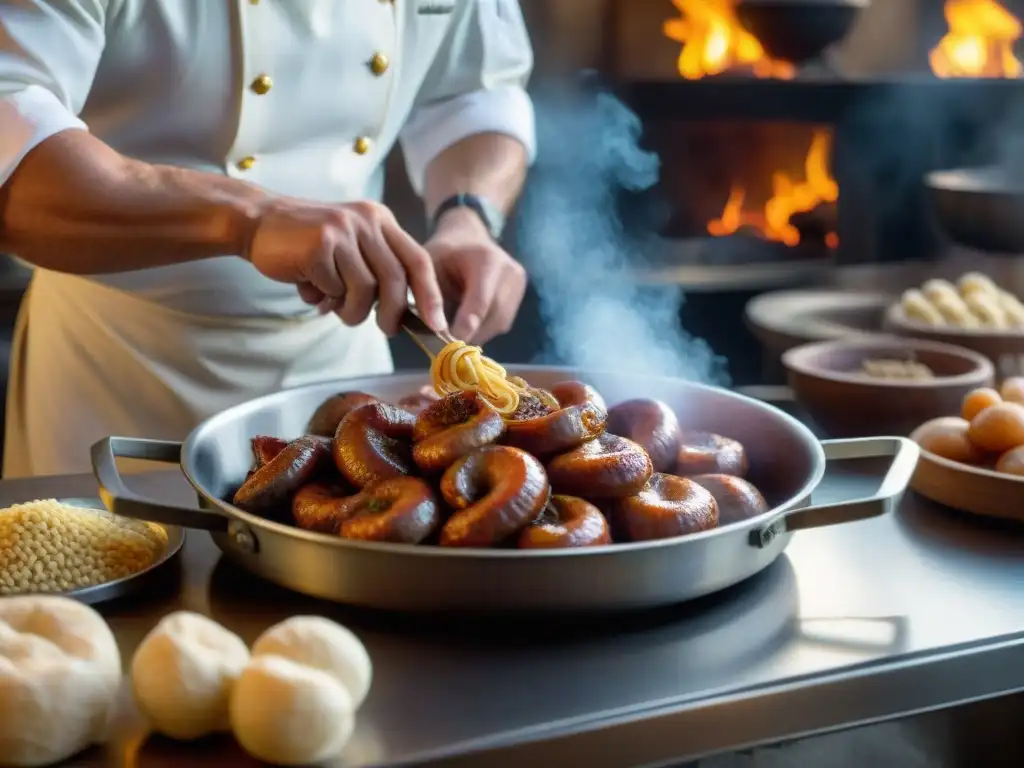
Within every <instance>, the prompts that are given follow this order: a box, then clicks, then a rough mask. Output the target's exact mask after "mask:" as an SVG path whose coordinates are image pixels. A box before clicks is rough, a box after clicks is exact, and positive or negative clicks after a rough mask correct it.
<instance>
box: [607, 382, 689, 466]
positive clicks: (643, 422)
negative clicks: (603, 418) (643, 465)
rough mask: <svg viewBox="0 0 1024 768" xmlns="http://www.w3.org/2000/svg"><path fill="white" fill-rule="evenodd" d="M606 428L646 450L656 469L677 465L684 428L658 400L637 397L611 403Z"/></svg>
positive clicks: (673, 414)
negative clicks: (681, 427) (612, 404)
mask: <svg viewBox="0 0 1024 768" xmlns="http://www.w3.org/2000/svg"><path fill="white" fill-rule="evenodd" d="M607 429H608V431H609V432H611V433H612V434H613V435H622V437H628V438H629V439H630V440H632V441H633V442H634V443H636V444H637V445H639V446H640V447H641V448H643V449H644V450H645V451H647V455H648V456H650V457H651V463H652V464H653V465H654V471H655V472H671V471H672V470H674V469H675V468H676V462H677V461H678V458H679V446H680V445H681V444H682V440H683V431H682V429H680V427H679V419H677V418H676V415H675V413H674V412H673V411H672V409H671V408H669V407H668V406H667V405H665V403H663V402H661V401H660V400H649V399H647V398H638V399H636V400H627V401H625V402H624V403H619V404H618V405H616V406H613V407H612V409H611V410H610V411H608V427H607Z"/></svg>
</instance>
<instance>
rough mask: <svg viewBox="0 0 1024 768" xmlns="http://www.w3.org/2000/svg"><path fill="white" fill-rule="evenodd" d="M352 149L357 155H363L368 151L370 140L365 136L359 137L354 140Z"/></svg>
mask: <svg viewBox="0 0 1024 768" xmlns="http://www.w3.org/2000/svg"><path fill="white" fill-rule="evenodd" d="M352 148H353V149H354V150H355V151H356V154H357V155H365V154H366V153H367V152H369V151H370V140H369V139H368V138H366V137H365V136H360V137H359V138H358V139H356V141H355V144H354V145H353V147H352Z"/></svg>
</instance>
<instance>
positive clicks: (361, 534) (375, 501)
mask: <svg viewBox="0 0 1024 768" xmlns="http://www.w3.org/2000/svg"><path fill="white" fill-rule="evenodd" d="M347 501H348V513H349V514H348V516H347V518H346V519H345V520H344V521H343V522H342V523H341V531H340V533H341V536H342V538H345V539H361V540H363V541H387V542H391V543H394V544H419V543H420V542H422V541H423V540H424V539H426V538H427V537H428V536H430V534H432V533H433V532H434V531H435V530H436V529H437V527H438V526H439V525H440V524H441V519H442V517H441V505H440V504H438V502H437V499H436V498H435V497H434V492H433V491H432V490H431V488H430V486H429V485H427V484H426V483H425V482H423V481H422V480H420V479H419V478H418V477H396V478H394V479H393V480H385V481H384V482H383V483H379V484H377V485H374V486H371V487H370V488H367V489H365V490H363V491H361V492H359V493H358V494H356V495H355V496H352V497H351V498H349V499H348V500H347Z"/></svg>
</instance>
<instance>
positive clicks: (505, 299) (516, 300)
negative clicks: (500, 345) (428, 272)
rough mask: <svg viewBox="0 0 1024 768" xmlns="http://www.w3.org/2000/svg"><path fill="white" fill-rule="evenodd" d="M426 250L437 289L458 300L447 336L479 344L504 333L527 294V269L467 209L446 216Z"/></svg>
mask: <svg viewBox="0 0 1024 768" xmlns="http://www.w3.org/2000/svg"><path fill="white" fill-rule="evenodd" d="M426 249H427V251H428V252H429V253H430V256H431V258H432V259H433V260H434V268H435V269H436V270H437V277H438V279H439V280H440V282H441V288H442V289H443V290H444V292H445V294H446V295H447V296H448V297H449V298H451V299H456V300H457V301H458V307H459V308H458V311H457V312H456V314H455V319H454V321H453V322H452V327H451V332H452V335H453V336H454V337H455V338H457V339H461V340H463V341H465V342H467V343H473V344H483V343H484V342H486V341H489V340H490V339H493V338H494V337H495V336H500V335H501V334H503V333H508V331H509V330H510V329H511V328H512V323H513V321H514V320H515V319H516V313H517V312H518V311H519V305H520V304H522V303H523V296H524V295H525V293H526V270H524V269H523V267H522V265H520V264H519V262H518V261H516V260H515V259H513V258H512V257H511V256H509V255H508V254H507V253H506V252H505V251H504V250H503V249H502V247H501V246H500V245H498V244H497V243H495V242H494V240H493V239H492V238H491V235H490V233H489V232H488V231H487V228H486V227H485V226H484V224H483V222H482V221H480V218H479V217H478V216H477V215H476V214H475V213H474V212H473V211H470V210H468V209H461V208H456V209H454V210H451V211H449V212H448V213H446V214H445V215H444V216H443V217H442V218H441V220H440V222H438V228H437V231H436V232H435V233H434V235H433V236H432V237H431V238H430V239H429V240H428V241H427V243H426Z"/></svg>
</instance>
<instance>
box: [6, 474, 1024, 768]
mask: <svg viewBox="0 0 1024 768" xmlns="http://www.w3.org/2000/svg"><path fill="white" fill-rule="evenodd" d="M877 469H878V467H877V466H870V467H868V466H858V467H855V468H849V467H844V468H842V469H840V468H838V467H837V468H833V469H831V470H830V473H829V475H828V477H827V479H826V482H825V484H824V485H823V486H822V488H821V490H820V491H819V492H818V493H816V494H815V500H818V501H825V500H828V499H830V498H837V497H852V496H853V495H861V494H864V493H865V492H869V491H870V490H873V487H872V486H877V483H878V475H877V474H876V470H877ZM133 485H134V486H136V487H137V488H139V489H140V490H143V491H146V492H148V493H150V494H153V495H157V496H159V497H162V498H163V499H165V500H167V501H177V502H178V503H181V502H183V501H187V500H191V498H192V497H191V495H190V493H189V492H188V488H187V485H186V484H185V482H184V480H182V479H181V477H180V476H179V475H178V474H177V473H176V472H159V473H153V474H150V475H143V476H138V477H136V478H134V479H133ZM95 492H96V486H95V483H94V481H93V479H92V478H91V477H89V476H74V477H56V478H40V479H33V480H20V481H9V482H4V483H0V501H2V502H3V503H5V504H7V503H10V502H13V501H22V500H27V499H30V498H39V497H54V496H58V497H59V496H82V495H94V494H95ZM177 575H178V574H177V573H174V574H173V576H174V577H175V578H174V581H173V583H172V584H170V585H169V586H168V587H167V589H166V591H162V590H157V591H156V592H154V593H153V594H152V595H150V596H148V597H147V598H146V599H145V600H142V599H140V598H136V599H135V600H134V602H129V603H122V604H118V605H110V606H107V607H105V608H103V611H104V613H105V614H106V615H107V618H108V620H109V621H110V623H111V625H112V627H113V628H114V630H115V632H116V634H117V636H118V640H119V642H120V644H121V648H122V652H123V654H124V655H125V660H126V662H127V660H128V659H129V658H130V654H131V653H132V652H133V650H134V648H135V646H136V645H137V643H138V642H139V640H140V639H141V637H142V636H143V635H144V634H145V632H147V631H148V630H149V629H150V628H151V627H152V626H153V625H154V624H155V623H156V621H157V620H158V618H159V617H160V616H161V615H163V614H165V613H166V612H168V611H170V610H173V609H175V608H188V609H191V610H196V611H200V612H203V613H207V614H209V615H211V616H213V617H214V618H215V619H217V620H219V621H221V622H223V623H225V624H226V625H227V626H228V627H230V628H231V629H233V630H235V631H236V632H238V633H239V634H240V635H242V636H243V637H244V638H245V639H246V640H247V641H251V640H253V639H254V638H255V636H256V635H257V634H258V633H259V632H260V631H262V630H263V629H264V628H266V627H267V626H269V625H270V624H271V623H272V622H274V621H276V620H279V619H280V618H283V617H285V616H288V615H293V614H296V613H309V612H312V613H321V614H324V615H328V616H332V617H335V618H337V619H338V620H340V621H342V622H344V623H345V624H347V625H348V626H350V627H351V628H352V629H353V630H355V631H356V632H357V633H358V634H359V635H360V636H361V637H362V638H363V640H364V641H365V642H366V644H367V646H368V648H369V650H370V653H371V655H372V657H373V660H374V665H375V680H374V684H373V689H372V691H371V693H370V697H369V699H368V700H367V702H366V705H365V707H364V709H363V710H361V712H360V715H359V719H358V727H357V733H356V736H355V738H354V740H353V742H352V743H351V744H350V748H349V750H348V751H347V753H346V755H345V758H344V760H343V761H342V762H341V763H339V764H340V765H351V766H357V765H358V766H366V765H375V766H385V765H386V766H401V765H411V764H422V763H424V762H427V761H429V762H431V764H439V765H473V766H521V765H528V764H532V765H541V764H550V765H574V764H580V765H583V764H585V765H588V766H592V767H599V766H631V765H642V764H651V763H660V762H663V761H669V760H679V761H682V760H686V759H693V758H696V757H699V756H702V755H706V754H710V753H715V752H721V751H731V750H736V749H740V748H743V747H745V746H748V745H753V744H756V743H768V742H778V741H781V740H784V739H788V738H791V737H795V736H799V735H806V734H810V733H815V732H822V731H827V730H831V729H836V728H840V727H845V726H849V725H853V724H858V723H866V722H871V721H876V720H882V719H886V718H891V717H898V716H904V715H907V714H910V713H914V712H920V711H924V710H928V709H933V708H939V707H946V706H950V705H954V704H957V703H963V702H966V701H970V700H975V699H980V698H986V697H991V696H995V695H998V694H1002V693H1008V692H1012V691H1020V690H1024V528H1012V527H1007V526H1005V525H994V524H992V523H988V522H986V521H982V520H977V519H973V518H968V517H965V516H962V515H959V514H955V513H952V512H949V511H946V510H943V509H941V508H938V507H936V506H934V505H932V504H930V503H928V502H924V501H923V500H920V499H918V498H916V497H913V496H912V494H911V495H908V498H906V499H905V500H904V502H903V504H902V508H901V510H900V512H899V513H898V514H896V515H895V516H890V517H887V518H880V519H875V520H870V521H865V522H860V523H854V524H850V525H846V526H840V527H837V528H833V529H820V530H816V531H805V532H800V533H797V534H796V535H795V536H794V539H793V541H792V544H791V546H790V548H789V549H788V551H787V553H786V555H784V556H783V557H782V558H781V559H780V561H778V562H777V563H776V564H775V565H773V566H772V567H771V568H769V569H768V570H767V571H766V572H764V573H763V574H761V575H760V576H758V577H755V578H754V579H752V580H751V581H749V582H747V583H746V584H743V585H740V586H739V587H737V588H734V589H733V590H731V591H729V592H728V593H726V594H723V595H721V596H718V597H714V598H712V599H709V600H704V601H702V602H701V603H700V604H698V605H691V606H686V607H681V608H677V609H672V610H668V611H659V612H656V613H653V614H652V613H647V614H643V615H638V616H632V617H622V616H619V617H604V618H600V617H598V618H594V619H593V620H576V621H575V623H573V622H569V621H563V620H559V619H557V618H548V619H544V620H536V621H518V622H510V621H509V620H507V619H505V620H500V619H487V618H475V619H466V618H462V619H453V618H446V617H437V618H436V619H435V620H434V621H433V622H432V623H431V624H430V625H429V626H424V625H423V624H422V623H414V621H412V620H409V619H406V618H402V617H395V616H386V615H381V614H373V613H364V612H353V611H349V610H345V609H341V608H338V607H336V606H333V605H330V604H324V603H319V602H314V601H311V600H307V599H305V598H302V597H299V596H296V595H293V594H290V593H285V592H283V591H281V590H279V589H276V588H273V587H270V586H267V585H263V584H261V583H257V582H255V581H253V580H252V579H250V578H248V577H247V576H245V575H244V574H240V573H239V572H238V571H236V570H235V569H234V568H232V567H231V566H229V565H228V564H226V563H223V562H219V560H218V553H217V550H216V549H215V548H214V546H213V544H212V542H211V541H210V539H209V538H208V537H207V536H206V535H205V534H197V533H191V534H189V536H188V541H187V544H186V547H185V550H184V552H183V556H182V561H181V574H180V575H181V581H180V584H179V582H178V581H177V578H176V577H177ZM421 621H422V620H421ZM124 704H125V706H124V707H123V709H124V711H123V713H122V717H121V718H120V722H119V726H118V738H117V739H116V740H115V741H114V742H113V743H112V744H111V745H109V746H108V747H107V748H106V749H105V750H97V751H95V752H93V753H91V754H90V756H89V757H87V758H86V759H85V760H82V761H76V765H83V766H99V765H121V766H127V765H128V764H129V760H128V758H127V757H126V747H125V746H124V745H125V744H126V743H127V742H128V741H129V740H130V739H131V738H132V736H133V735H134V734H135V733H137V732H138V730H139V728H140V726H139V723H138V720H137V717H136V716H135V715H134V713H133V712H132V710H131V707H130V704H129V699H128V695H127V692H126V694H125V698H124ZM140 758H141V760H140V762H139V763H138V764H139V765H141V766H147V767H148V766H163V765H168V766H171V765H178V764H186V763H187V764H189V765H193V766H196V767H197V768H200V767H201V766H204V765H209V766H211V767H212V766H217V768H229V767H230V766H235V765H239V766H240V765H247V766H248V765H255V763H253V762H252V761H250V760H249V759H247V758H246V757H245V756H244V755H242V754H241V752H240V750H239V749H238V748H237V747H236V746H235V745H234V744H233V743H231V742H230V741H229V740H221V741H216V742H214V743H204V744H198V745H191V746H178V745H172V744H168V743H166V742H163V741H160V740H156V739H150V740H149V741H148V742H147V743H146V744H145V745H144V746H143V748H142V754H141V756H140Z"/></svg>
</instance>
